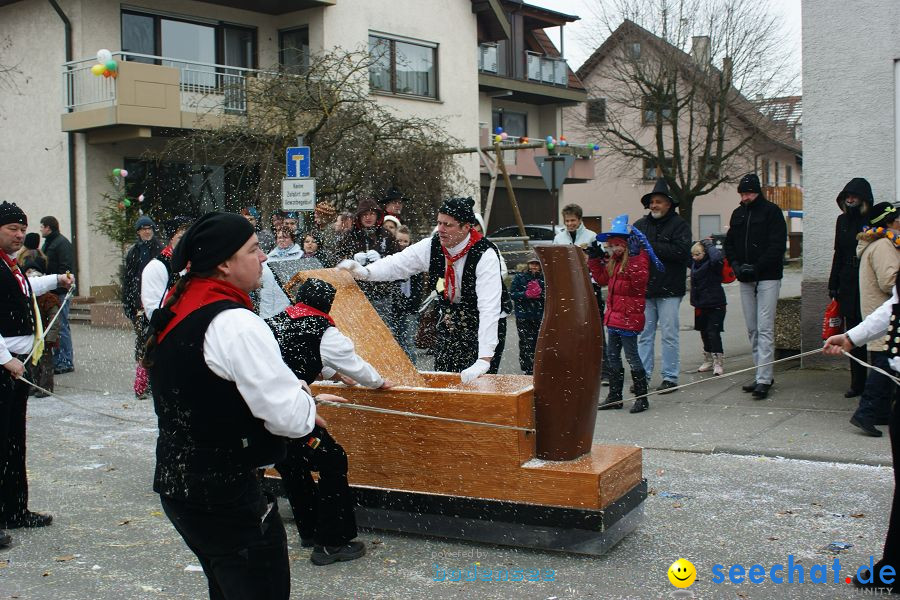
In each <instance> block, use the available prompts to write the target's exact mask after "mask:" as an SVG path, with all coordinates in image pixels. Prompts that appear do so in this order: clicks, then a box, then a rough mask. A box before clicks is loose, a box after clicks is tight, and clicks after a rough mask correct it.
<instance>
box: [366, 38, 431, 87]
mask: <svg viewBox="0 0 900 600" xmlns="http://www.w3.org/2000/svg"><path fill="white" fill-rule="evenodd" d="M369 53H370V54H371V55H372V58H373V61H374V62H373V63H372V66H371V67H370V68H369V85H370V87H371V88H372V89H373V90H378V91H380V92H387V93H391V94H405V95H410V96H423V97H427V98H437V61H436V55H437V46H436V45H434V44H428V43H425V42H421V43H413V42H407V41H403V40H399V39H393V38H386V37H380V36H374V35H370V36H369Z"/></svg>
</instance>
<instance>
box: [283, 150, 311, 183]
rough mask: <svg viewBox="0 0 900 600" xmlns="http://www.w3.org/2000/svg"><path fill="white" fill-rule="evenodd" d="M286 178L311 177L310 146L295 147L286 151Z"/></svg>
mask: <svg viewBox="0 0 900 600" xmlns="http://www.w3.org/2000/svg"><path fill="white" fill-rule="evenodd" d="M285 162H286V170H285V172H286V177H288V178H295V177H309V146H293V147H290V148H288V149H287V150H286V151H285Z"/></svg>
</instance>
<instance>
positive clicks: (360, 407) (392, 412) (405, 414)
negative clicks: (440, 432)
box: [316, 400, 534, 433]
mask: <svg viewBox="0 0 900 600" xmlns="http://www.w3.org/2000/svg"><path fill="white" fill-rule="evenodd" d="M316 403H317V404H324V405H326V406H336V407H338V408H354V409H356V410H365V411H369V412H377V413H382V414H385V415H397V416H400V417H413V418H416V419H432V420H434V421H449V422H451V423H462V424H463V425H478V426H480V427H493V428H495V429H512V430H513V431H524V432H526V433H534V429H528V428H527V427H516V426H515V425H499V424H497V423H484V422H482V421H467V420H466V419H454V418H453V417H438V416H437V415H426V414H422V413H414V412H408V411H405V410H394V409H392V408H381V407H380V406H366V405H364V404H353V403H352V402H332V401H331V400H316Z"/></svg>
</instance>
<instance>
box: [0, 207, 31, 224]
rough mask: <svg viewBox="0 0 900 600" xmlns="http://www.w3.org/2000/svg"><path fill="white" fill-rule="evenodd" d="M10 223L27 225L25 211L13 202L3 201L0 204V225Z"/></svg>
mask: <svg viewBox="0 0 900 600" xmlns="http://www.w3.org/2000/svg"><path fill="white" fill-rule="evenodd" d="M10 223H20V224H22V225H25V226H27V225H28V217H26V216H25V211H23V210H22V209H21V208H19V207H18V206H16V205H15V203H13V202H3V203H2V204H0V227H2V226H4V225H9V224H10Z"/></svg>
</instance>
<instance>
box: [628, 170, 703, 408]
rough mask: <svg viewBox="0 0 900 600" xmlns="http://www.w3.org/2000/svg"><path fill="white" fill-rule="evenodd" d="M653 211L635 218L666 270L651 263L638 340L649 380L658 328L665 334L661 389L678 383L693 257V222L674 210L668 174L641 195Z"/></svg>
mask: <svg viewBox="0 0 900 600" xmlns="http://www.w3.org/2000/svg"><path fill="white" fill-rule="evenodd" d="M641 204H643V205H644V208H646V209H649V210H650V214H648V215H646V216H644V217H642V218H640V219H638V220H637V222H635V224H634V227H635V229H639V230H640V231H642V232H643V233H644V235H645V236H647V240H648V241H649V242H650V246H651V247H652V248H653V251H654V252H655V253H656V255H657V256H658V257H659V259H660V260H661V261H662V264H663V266H664V267H665V269H666V270H665V272H662V271H659V270H658V269H657V268H656V267H655V266H654V265H653V264H652V263H651V265H650V281H649V282H648V283H647V294H646V297H647V304H646V306H645V308H644V317H645V321H646V324H645V325H644V331H643V332H642V333H641V336H640V338H639V340H638V354H640V356H641V362H642V363H643V364H644V370H645V371H646V372H647V381H648V382H649V381H650V378H651V377H652V376H653V358H654V356H653V353H654V347H655V345H656V329H657V327H658V328H659V331H660V337H661V338H662V340H661V341H662V365H661V369H660V373H661V375H662V383H661V384H660V386H659V387H658V388H657V389H658V390H659V391H660V392H662V393H664V394H665V393H671V392H669V391H668V390H670V389H671V388H674V387H677V386H678V374H679V373H680V372H681V356H680V354H679V338H678V307H679V306H680V305H681V299H682V298H684V294H685V292H686V291H687V286H686V281H687V268H688V261H689V260H690V257H691V238H692V236H691V226H690V225H689V224H688V223H687V222H686V221H685V220H684V219H682V218H681V217H680V216H679V215H677V214H675V207H676V206H678V200H677V199H676V198H675V197H673V196H672V195H671V194H670V193H669V186H668V184H667V183H666V180H665V178H663V177H660V178H659V179H657V180H656V184H655V185H654V186H653V191H651V192H650V193H649V194H644V196H643V197H642V198H641Z"/></svg>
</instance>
